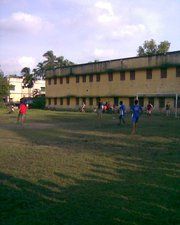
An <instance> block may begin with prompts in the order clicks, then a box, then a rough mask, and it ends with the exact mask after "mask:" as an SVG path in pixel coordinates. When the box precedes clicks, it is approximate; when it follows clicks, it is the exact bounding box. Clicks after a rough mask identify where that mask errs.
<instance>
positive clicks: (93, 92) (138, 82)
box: [46, 51, 180, 109]
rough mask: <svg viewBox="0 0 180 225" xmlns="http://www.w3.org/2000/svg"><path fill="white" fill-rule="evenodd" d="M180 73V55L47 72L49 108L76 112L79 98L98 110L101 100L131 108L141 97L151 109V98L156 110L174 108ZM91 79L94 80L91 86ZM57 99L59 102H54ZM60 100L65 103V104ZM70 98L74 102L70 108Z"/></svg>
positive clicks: (169, 54)
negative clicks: (136, 99) (122, 74)
mask: <svg viewBox="0 0 180 225" xmlns="http://www.w3.org/2000/svg"><path fill="white" fill-rule="evenodd" d="M147 69H151V71H152V78H151V79H147ZM162 69H163V70H164V71H165V72H166V77H165V78H163V77H162V76H163V74H162ZM179 70H180V51H177V52H171V53H167V55H160V56H151V57H134V58H128V59H119V60H111V61H105V62H98V63H90V64H82V65H75V66H71V67H66V68H57V69H56V70H55V71H52V70H50V71H47V74H46V77H47V78H46V97H47V101H46V106H47V107H57V108H75V107H77V104H76V101H77V100H76V98H79V106H80V105H81V104H82V101H83V98H86V105H87V107H90V108H93V107H96V105H97V98H101V99H102V101H103V102H109V103H110V104H111V105H113V104H114V103H115V102H116V103H117V102H119V101H120V100H123V101H124V103H125V104H126V105H128V106H129V105H130V102H132V100H133V99H134V98H135V97H136V96H137V95H138V96H139V98H142V101H141V102H143V104H144V105H147V103H148V101H149V98H151V100H152V98H153V104H154V106H155V108H156V109H159V108H160V107H162V105H164V104H166V103H167V102H170V103H171V105H172V106H173V107H174V98H175V94H179V95H180V75H179ZM122 71H124V72H125V80H121V75H120V74H121V72H122ZM131 71H134V72H135V79H134V80H132V79H131V75H132V74H131V73H132V72H131ZM109 74H112V76H113V80H112V81H110V80H109ZM97 76H100V81H99V82H98V81H97V80H96V78H97ZM77 77H79V82H78V83H77V81H76V79H77ZM85 77H86V82H84V79H85ZM90 77H93V81H92V80H91V82H90ZM68 80H69V82H67V81H68ZM54 98H57V99H58V100H56V101H55V102H54V101H53V99H54ZM60 98H61V99H63V104H61V103H62V100H61V101H60ZM67 98H69V99H70V103H68V104H67V100H66V99H67ZM90 98H91V104H90ZM163 98H165V99H163ZM50 99H51V100H50Z"/></svg>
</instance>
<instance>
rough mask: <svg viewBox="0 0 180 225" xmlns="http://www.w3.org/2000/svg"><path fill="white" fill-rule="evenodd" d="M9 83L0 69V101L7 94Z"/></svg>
mask: <svg viewBox="0 0 180 225" xmlns="http://www.w3.org/2000/svg"><path fill="white" fill-rule="evenodd" d="M9 90H10V85H9V82H8V80H7V79H6V77H4V74H3V72H2V71H0V102H2V101H3V98H4V97H6V96H8V95H9Z"/></svg>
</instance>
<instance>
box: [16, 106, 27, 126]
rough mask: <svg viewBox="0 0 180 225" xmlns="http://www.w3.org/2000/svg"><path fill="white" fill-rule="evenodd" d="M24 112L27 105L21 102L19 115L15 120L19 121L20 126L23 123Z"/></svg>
mask: <svg viewBox="0 0 180 225" xmlns="http://www.w3.org/2000/svg"><path fill="white" fill-rule="evenodd" d="M26 112H27V105H26V104H25V103H24V102H21V103H20V106H19V114H18V118H17V121H18V122H19V121H20V122H21V124H23V123H24V122H25V118H26Z"/></svg>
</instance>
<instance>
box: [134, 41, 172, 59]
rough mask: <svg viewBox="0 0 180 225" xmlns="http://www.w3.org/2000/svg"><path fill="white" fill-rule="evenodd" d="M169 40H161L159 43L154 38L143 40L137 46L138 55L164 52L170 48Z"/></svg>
mask: <svg viewBox="0 0 180 225" xmlns="http://www.w3.org/2000/svg"><path fill="white" fill-rule="evenodd" d="M170 44H171V43H170V42H168V41H163V42H160V44H159V45H157V44H156V42H155V40H154V39H151V40H150V41H147V40H146V41H145V42H144V43H143V46H139V48H138V50H137V53H138V56H148V55H156V54H165V53H166V52H168V50H169V48H170Z"/></svg>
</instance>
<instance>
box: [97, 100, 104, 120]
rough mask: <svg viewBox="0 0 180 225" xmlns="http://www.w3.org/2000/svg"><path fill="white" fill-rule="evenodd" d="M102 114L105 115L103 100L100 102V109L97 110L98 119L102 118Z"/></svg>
mask: <svg viewBox="0 0 180 225" xmlns="http://www.w3.org/2000/svg"><path fill="white" fill-rule="evenodd" d="M102 113H103V103H102V101H101V99H100V100H99V102H98V108H97V117H98V119H101V118H102Z"/></svg>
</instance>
